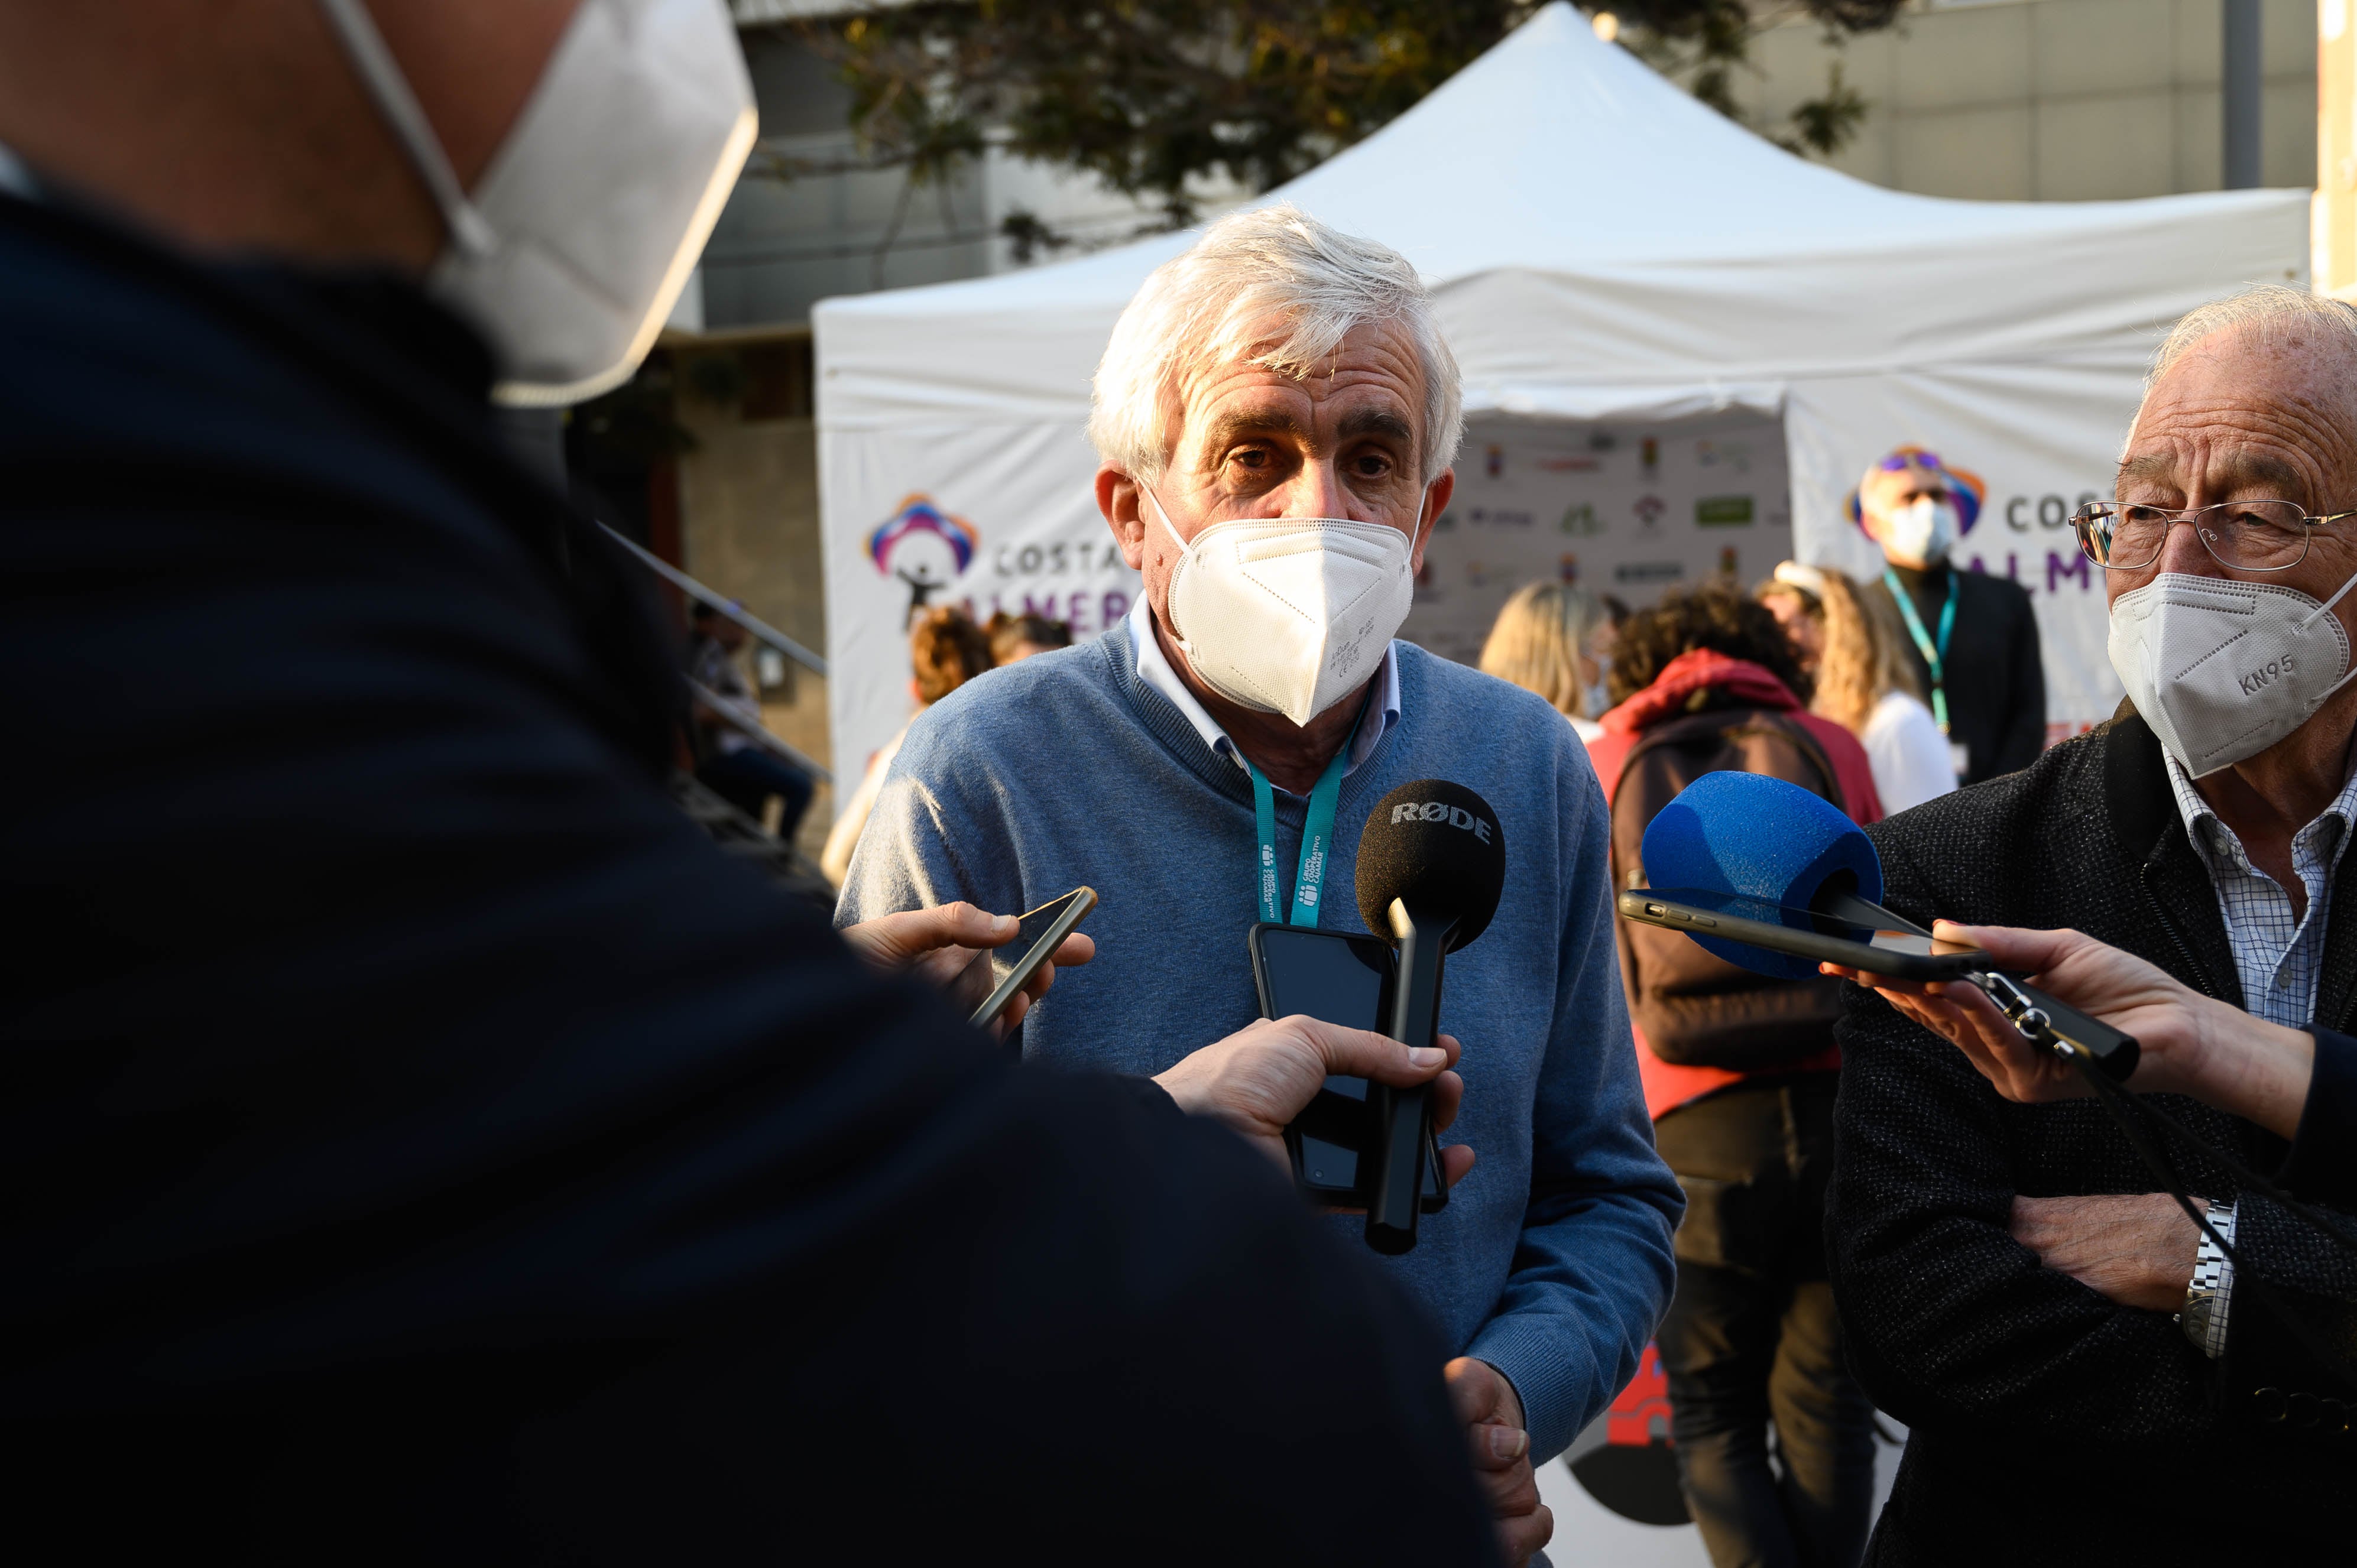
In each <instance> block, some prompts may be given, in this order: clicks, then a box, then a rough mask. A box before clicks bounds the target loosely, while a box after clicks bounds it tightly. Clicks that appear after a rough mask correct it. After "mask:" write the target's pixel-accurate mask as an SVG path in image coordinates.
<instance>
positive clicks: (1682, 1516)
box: [1571, 1345, 1691, 1525]
mask: <svg viewBox="0 0 2357 1568" xmlns="http://www.w3.org/2000/svg"><path fill="white" fill-rule="evenodd" d="M1603 1424H1604V1441H1603V1442H1602V1443H1600V1444H1594V1445H1593V1446H1589V1442H1590V1441H1591V1440H1590V1439H1588V1438H1587V1435H1586V1434H1583V1439H1582V1441H1581V1442H1579V1443H1575V1444H1573V1445H1572V1446H1573V1449H1574V1452H1575V1453H1577V1457H1576V1458H1574V1459H1573V1460H1572V1461H1571V1473H1572V1475H1573V1476H1574V1477H1577V1479H1578V1481H1579V1484H1580V1485H1581V1486H1583V1487H1587V1495H1588V1496H1590V1497H1592V1498H1595V1499H1596V1500H1597V1501H1598V1502H1599V1503H1602V1504H1603V1505H1604V1506H1605V1507H1606V1508H1608V1509H1611V1510H1612V1511H1613V1512H1614V1513H1617V1514H1619V1515H1620V1517H1621V1518H1622V1519H1632V1520H1636V1521H1637V1522H1638V1523H1639V1524H1660V1525H1669V1524H1684V1523H1686V1522H1687V1520H1689V1518H1690V1517H1691V1516H1690V1515H1688V1514H1687V1512H1686V1500H1685V1498H1684V1495H1683V1494H1682V1493H1681V1492H1680V1491H1679V1490H1678V1457H1677V1452H1676V1450H1675V1449H1674V1448H1672V1447H1671V1445H1670V1380H1669V1377H1668V1375H1667V1374H1666V1373H1664V1372H1663V1370H1662V1352H1661V1348H1660V1347H1658V1346H1654V1345H1648V1346H1646V1347H1645V1354H1644V1356H1643V1358H1642V1359H1640V1360H1639V1361H1638V1363H1637V1376H1636V1377H1635V1378H1634V1379H1633V1380H1631V1382H1630V1384H1629V1386H1628V1387H1627V1388H1625V1389H1622V1390H1621V1391H1620V1398H1619V1399H1617V1400H1614V1401H1613V1402H1612V1408H1611V1409H1610V1410H1609V1411H1607V1412H1605V1414H1604V1423H1603ZM1590 1430H1591V1432H1592V1431H1593V1429H1592V1428H1591V1429H1590ZM1582 1449H1585V1452H1579V1451H1580V1450H1582Z"/></svg>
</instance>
